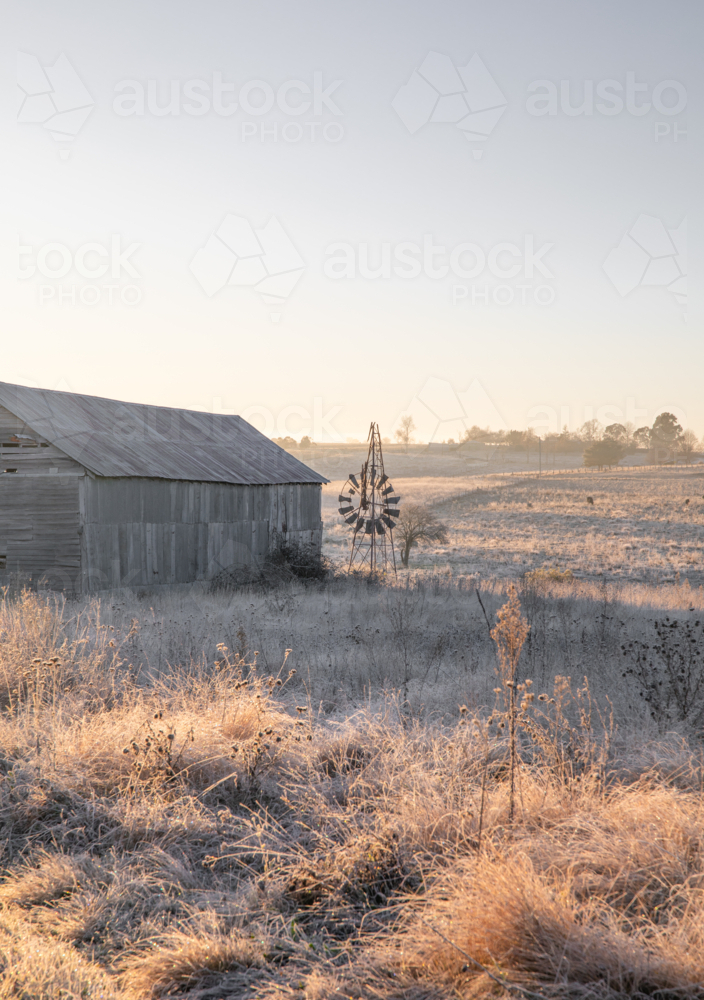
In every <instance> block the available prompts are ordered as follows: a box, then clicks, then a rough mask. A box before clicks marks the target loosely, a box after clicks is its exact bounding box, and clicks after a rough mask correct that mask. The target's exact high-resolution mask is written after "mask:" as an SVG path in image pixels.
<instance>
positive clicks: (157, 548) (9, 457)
mask: <svg viewBox="0 0 704 1000" xmlns="http://www.w3.org/2000/svg"><path fill="white" fill-rule="evenodd" d="M326 482H327V479H325V477H324V476H320V475H318V473H317V472H314V471H313V470H312V469H309V468H308V466H306V465H304V464H303V463H302V462H299V461H298V459H296V458H294V457H293V455H290V454H289V453H288V452H286V451H284V450H283V448H279V447H278V445H275V444H274V442H273V441H270V440H269V438H267V437H265V436H264V435H263V434H261V433H260V432H259V431H258V430H256V429H255V428H254V427H252V425H251V424H248V423H247V421H246V420H243V419H242V418H241V417H237V416H230V415H226V414H212V413H201V412H199V411H194V410H180V409H171V408H168V407H163V406H145V405H140V404H137V403H122V402H118V401H117V400H113V399H101V398H99V397H96V396H82V395H78V394H77V393H71V392H55V391H50V390H46V389H30V388H26V387H24V386H19V385H10V384H8V383H5V382H0V581H1V580H2V577H5V578H8V577H10V576H17V577H18V578H20V579H28V578H32V579H33V580H34V581H37V582H40V581H43V582H44V583H45V584H46V585H48V586H50V587H53V588H56V589H62V590H67V591H71V592H85V591H93V590H102V589H105V588H110V587H135V586H138V587H143V586H152V585H154V584H169V583H189V582H191V581H193V580H209V579H212V578H214V577H216V576H217V575H218V573H220V572H222V571H223V570H232V569H239V568H242V567H256V566H258V565H260V564H261V563H262V561H263V560H264V559H265V558H266V556H267V554H268V553H269V552H270V551H271V550H272V548H273V547H274V546H275V545H277V544H279V543H280V542H285V543H289V544H294V545H304V546H313V547H314V548H316V549H317V550H319V549H320V546H321V543H322V521H321V516H320V500H321V484H322V483H326Z"/></svg>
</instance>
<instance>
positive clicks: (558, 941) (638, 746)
mask: <svg viewBox="0 0 704 1000" xmlns="http://www.w3.org/2000/svg"><path fill="white" fill-rule="evenodd" d="M316 586H317V587H320V585H316ZM375 593H376V597H377V599H378V597H379V592H378V591H376V592H375ZM252 596H255V595H252ZM293 596H294V597H295V595H293ZM355 596H359V593H358V592H355V591H354V590H353V591H352V592H348V593H346V594H345V593H343V592H339V593H338V594H337V597H335V596H334V595H333V597H332V598H331V601H332V600H336V599H340V600H349V598H350V597H352V598H354V597H355ZM494 596H496V595H494ZM543 596H544V598H545V600H546V601H547V602H548V607H549V608H550V609H551V612H552V613H557V611H556V609H557V607H558V604H557V603H556V602H558V601H559V600H560V598H559V596H557V597H556V596H555V595H553V596H552V597H551V596H550V594H549V593H547V592H546V593H545V594H544V595H543ZM217 601H221V602H223V601H224V598H223V597H222V595H221V596H220V597H213V598H211V603H209V604H208V605H205V606H204V609H203V612H202V614H203V621H208V620H209V621H210V628H211V631H212V633H213V637H214V638H215V637H217V636H218V634H221V631H222V629H221V627H220V626H219V625H218V624H217V623H216V621H215V619H216V618H217V613H218V607H217ZM140 605H141V606H142V607H143V606H144V601H142V602H139V601H134V602H133V603H132V604H131V605H130V606H129V611H130V613H131V612H135V611H138V609H139V607H140ZM126 606H127V597H126V596H125V595H123V605H122V607H126ZM116 609H117V605H112V606H108V608H106V609H105V610H106V612H107V611H108V610H109V611H110V612H111V613H112V615H113V616H114V614H115V611H116ZM533 609H534V610H535V595H534V599H533ZM224 610H225V609H224V608H223V607H220V609H219V612H220V614H221V615H222V613H223V612H224ZM607 610H610V611H612V612H613V611H614V610H615V607H614V606H611V607H610V608H608V607H607ZM149 611H150V613H149V614H147V615H144V616H143V618H142V620H140V619H139V618H135V620H134V621H133V622H132V623H131V625H130V627H129V628H125V629H123V628H122V627H121V626H120V625H119V624H118V625H112V626H111V625H109V624H107V622H108V621H109V619H110V617H111V616H110V614H107V613H106V614H105V615H102V614H101V609H100V607H99V606H98V604H96V603H92V604H90V605H88V606H87V607H81V606H80V605H71V606H65V605H63V604H62V603H61V602H54V601H53V600H52V599H51V597H46V598H45V597H42V596H37V595H33V594H21V595H18V596H17V598H14V599H7V598H6V599H5V600H4V601H3V602H2V604H0V636H1V639H0V678H1V683H0V699H1V700H2V705H3V709H4V711H3V715H2V719H1V722H0V832H1V834H2V841H1V844H2V848H1V850H2V877H1V878H0V970H1V973H2V976H1V979H0V997H3V998H17V1000H19V998H22V1000H28V998H30V997H31V998H32V1000H34V998H37V1000H45V998H46V1000H49V998H51V1000H54V998H55V1000H58V998H59V997H70V996H76V997H78V996H80V997H87V998H99V997H100V998H105V1000H109V998H118V997H127V998H134V1000H137V998H139V1000H142V998H150V997H151V998H167V997H170V998H174V997H180V998H184V1000H186V998H189V1000H206V998H207V1000H217V998H225V997H233V998H234V997H238V998H240V997H241V998H245V1000H255V998H263V1000H264V998H266V1000H269V998H274V997H277V998H280V997H292V998H293V997H304V998H309V1000H314V998H315V1000H327V998H332V997H347V998H360V1000H378V998H382V1000H401V998H409V997H410V998H415V1000H431V998H432V1000H451V998H458V997H459V998H467V1000H469V998H478V997H481V998H489V997H494V996H499V995H513V996H527V997H536V996H538V997H543V998H550V1000H562V998H567V997H579V998H585V1000H586V998H587V997H589V998H601V1000H625V998H626V997H643V998H645V997H663V998H665V997H672V998H674V997H677V998H679V1000H695V998H700V997H701V996H702V995H704V932H703V928H704V851H703V850H702V840H703V837H702V829H703V827H702V823H703V815H704V814H703V808H704V805H703V803H704V799H703V798H702V794H703V793H702V789H703V788H704V772H703V771H702V761H701V748H700V742H699V739H698V736H697V733H696V732H695V731H692V730H691V728H690V730H689V731H687V726H686V725H683V726H682V727H680V732H679V735H678V733H676V732H671V733H670V734H669V735H668V734H664V733H663V734H662V735H660V736H658V735H657V730H656V729H652V730H651V733H652V735H653V736H654V737H655V738H653V739H651V740H647V739H645V738H644V736H647V731H645V730H644V728H643V722H642V720H641V721H640V723H639V725H638V727H637V728H636V727H634V726H633V724H632V722H631V727H630V728H625V724H627V723H628V718H627V716H626V717H623V722H624V729H623V730H619V729H618V727H617V724H616V720H615V718H614V717H613V715H612V711H611V706H610V705H609V703H608V702H607V701H604V702H603V703H602V704H601V705H599V704H598V702H597V701H596V699H595V698H594V696H593V694H592V692H591V691H590V689H589V686H588V685H586V684H584V683H583V682H582V683H580V684H572V683H570V682H569V680H568V679H567V678H566V677H564V676H558V677H556V678H554V679H553V680H552V682H551V683H550V684H549V685H547V687H546V689H545V690H544V691H543V690H541V686H540V685H539V684H537V683H536V684H534V685H528V684H527V681H521V685H520V687H519V688H518V689H517V690H518V694H519V696H520V699H521V703H520V708H519V709H518V715H517V717H516V726H515V732H516V737H517V755H516V758H515V762H514V763H515V767H514V765H512V760H514V758H513V757H512V756H511V754H510V744H509V741H508V739H507V736H506V734H507V732H510V731H511V730H510V727H509V726H508V725H507V722H508V721H509V720H510V716H509V715H507V708H506V705H507V703H508V702H507V697H506V692H508V690H509V689H508V688H506V687H505V686H504V688H503V689H500V690H499V694H498V696H497V697H496V698H495V699H492V700H493V701H494V705H493V707H490V706H487V707H486V710H482V708H481V707H480V706H475V707H473V708H472V707H470V706H467V705H465V704H459V705H458V703H457V701H456V698H455V696H456V695H457V693H458V689H457V688H455V690H452V689H450V688H448V689H447V690H446V691H445V698H446V703H445V709H446V712H445V716H444V718H440V716H439V715H437V714H436V715H435V717H434V718H431V717H425V716H424V713H423V712H422V711H421V710H420V709H419V707H418V706H417V705H416V706H415V707H414V706H413V705H412V704H411V703H409V702H408V701H407V700H406V699H404V696H403V692H402V691H400V690H397V691H396V692H392V691H387V693H386V695H382V694H381V692H379V691H376V692H371V691H370V694H372V693H373V694H374V696H375V698H376V704H375V705H374V710H371V708H369V707H366V708H365V707H364V706H360V707H358V708H357V709H356V710H355V711H350V712H349V713H348V714H345V713H344V712H334V711H332V710H331V711H329V712H327V713H326V712H324V711H321V710H320V707H319V706H317V705H315V704H314V703H313V701H312V699H311V698H310V697H309V696H308V693H307V691H306V686H305V683H304V682H303V681H302V679H301V672H300V671H299V672H296V673H293V672H292V670H295V668H290V667H289V662H290V660H285V661H284V662H283V663H281V664H279V666H278V667H274V666H272V667H271V668H263V667H261V666H257V665H256V663H255V659H254V656H253V654H252V653H251V652H249V651H248V650H247V648H246V637H245V635H244V631H243V630H240V632H239V635H238V634H235V636H234V639H235V644H236V646H235V648H230V647H229V646H228V645H227V644H226V643H225V642H220V643H218V644H216V646H215V656H214V657H213V658H212V659H207V658H203V659H202V660H201V662H199V663H198V662H191V661H190V660H188V658H183V659H182V660H180V661H179V660H176V659H174V660H173V662H172V664H171V666H170V667H169V669H168V670H156V669H153V667H152V666H150V664H149V662H148V657H146V656H145V654H146V653H148V652H149V651H150V650H151V652H152V653H153V652H154V651H155V649H156V640H155V637H154V636H153V634H150V635H148V636H146V637H144V636H142V632H143V631H146V632H147V633H149V632H150V631H152V630H153V629H154V628H155V626H154V625H153V624H150V622H152V623H153V622H154V621H156V618H155V611H152V610H151V609H149ZM170 611H171V613H173V611H174V608H173V606H172V607H171V608H170ZM493 617H494V616H493V615H492V618H493ZM539 627H540V619H539V618H538V619H537V620H534V622H533V629H535V631H536V632H537V631H538V629H539ZM237 644H239V648H238V647H237ZM411 658H412V655H411ZM413 669H414V670H415V668H413ZM488 669H489V672H490V674H491V676H492V677H493V679H494V680H493V682H494V684H496V683H497V681H498V680H499V678H498V677H497V675H496V674H495V673H494V671H493V665H492V667H491V668H488ZM623 686H624V684H623V681H622V679H621V678H619V679H618V680H614V681H613V692H614V694H615V695H616V694H618V689H620V688H622V687H623ZM531 694H532V695H534V696H533V697H531ZM514 770H515V774H514V777H515V783H513V782H511V781H510V780H509V778H510V775H511V774H512V773H514ZM514 784H515V788H514V794H512V793H511V788H512V785H514Z"/></svg>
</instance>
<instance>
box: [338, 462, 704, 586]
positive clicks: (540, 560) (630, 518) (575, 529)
mask: <svg viewBox="0 0 704 1000" xmlns="http://www.w3.org/2000/svg"><path fill="white" fill-rule="evenodd" d="M340 485H341V483H338V482H334V483H331V484H330V485H329V486H326V487H324V497H325V500H324V523H325V551H326V552H327V553H328V554H329V555H330V557H331V558H333V559H335V560H339V561H341V562H342V561H344V556H345V552H346V551H347V549H348V546H349V529H348V528H347V526H346V525H344V524H343V523H341V522H342V519H341V518H340V517H339V516H338V514H337V508H336V506H335V501H336V498H337V493H338V490H339V486H340ZM397 488H398V492H399V493H400V494H401V497H402V501H401V502H402V503H403V501H404V500H405V501H407V502H414V503H427V504H429V505H430V506H431V507H432V508H433V510H435V512H436V513H437V514H438V516H439V517H440V518H441V519H442V520H443V521H444V522H445V523H446V524H447V525H448V527H449V529H450V541H449V543H448V544H447V545H445V546H441V547H437V548H435V547H433V548H426V549H423V548H418V549H415V550H414V551H413V553H412V556H411V568H413V567H416V568H424V569H425V568H431V567H432V568H435V569H439V568H441V567H448V568H449V569H450V570H451V571H452V573H453V574H462V573H469V574H475V575H476V574H480V575H481V576H483V577H515V576H517V575H519V574H520V573H523V572H525V571H528V570H534V569H537V568H539V567H546V566H549V567H559V568H560V569H561V570H562V571H565V570H570V571H571V572H572V573H573V574H574V575H575V576H576V577H578V578H582V579H596V578H600V577H601V578H605V579H607V580H624V581H626V580H627V581H629V582H632V583H637V582H643V583H673V582H683V581H684V580H685V579H687V580H688V581H689V583H690V584H691V585H692V586H696V587H699V586H700V585H702V584H704V472H700V471H697V470H696V469H694V470H692V469H683V468H678V469H670V468H665V469H662V470H650V469H648V470H640V469H633V470H622V469H617V470H613V471H604V472H594V471H591V470H590V471H589V472H579V471H571V472H567V473H562V474H559V473H558V474H557V475H552V474H546V475H543V476H542V477H540V478H538V477H537V476H535V475H531V476H530V477H526V476H521V475H520V474H516V475H513V476H511V475H486V474H477V475H476V476H474V477H472V476H463V477H457V478H441V477H424V478H421V479H418V478H403V479H399V480H398V481H397ZM587 497H592V499H593V503H589V502H588V500H587Z"/></svg>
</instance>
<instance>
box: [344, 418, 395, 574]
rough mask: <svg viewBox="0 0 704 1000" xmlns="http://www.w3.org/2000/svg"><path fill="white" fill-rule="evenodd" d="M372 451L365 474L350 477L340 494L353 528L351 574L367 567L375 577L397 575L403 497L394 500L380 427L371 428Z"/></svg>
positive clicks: (375, 425)
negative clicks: (396, 527)
mask: <svg viewBox="0 0 704 1000" xmlns="http://www.w3.org/2000/svg"><path fill="white" fill-rule="evenodd" d="M367 440H368V442H369V450H368V452H367V460H366V462H365V463H364V465H363V466H362V471H361V472H360V474H359V478H357V476H355V475H353V474H352V473H350V475H349V478H348V480H347V482H346V483H345V485H344V486H343V488H342V491H341V492H340V495H339V497H338V500H339V502H340V508H339V512H340V514H341V515H342V516H343V517H344V519H345V522H346V523H347V524H349V525H350V527H351V528H352V550H351V552H350V563H349V571H350V572H351V571H352V569H353V567H354V566H357V567H359V568H360V569H362V568H364V567H366V568H368V570H369V573H370V575H371V576H383V575H384V574H386V573H388V572H389V571H390V570H392V569H393V572H394V575H396V554H395V552H394V537H393V532H394V525H395V522H396V519H397V518H398V517H399V515H400V513H401V512H400V510H399V508H398V504H399V501H400V499H401V498H400V497H398V496H394V492H395V491H394V488H393V486H392V485H391V480H390V479H389V477H388V476H387V475H386V473H385V472H384V456H383V454H382V450H381V434H380V433H379V425H378V424H375V423H372V424H371V426H370V428H369V437H368V438H367Z"/></svg>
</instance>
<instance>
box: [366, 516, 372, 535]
mask: <svg viewBox="0 0 704 1000" xmlns="http://www.w3.org/2000/svg"><path fill="white" fill-rule="evenodd" d="M373 531H374V521H373V519H372V518H371V517H370V518H369V520H368V521H367V523H366V524H365V526H364V532H365V534H367V535H371V534H372V532H373Z"/></svg>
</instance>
